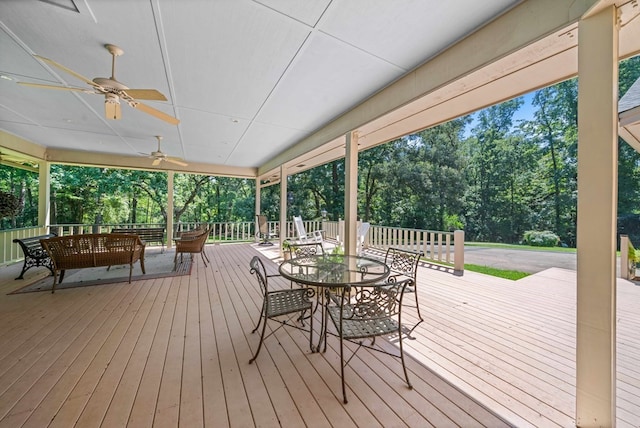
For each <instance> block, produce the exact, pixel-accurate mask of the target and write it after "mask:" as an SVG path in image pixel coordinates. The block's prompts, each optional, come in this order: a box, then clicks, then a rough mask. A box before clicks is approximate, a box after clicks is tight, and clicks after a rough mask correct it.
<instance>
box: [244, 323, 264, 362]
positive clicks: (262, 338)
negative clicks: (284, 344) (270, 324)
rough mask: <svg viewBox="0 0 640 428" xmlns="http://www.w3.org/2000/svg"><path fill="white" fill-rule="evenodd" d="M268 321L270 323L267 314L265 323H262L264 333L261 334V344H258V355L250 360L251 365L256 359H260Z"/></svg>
mask: <svg viewBox="0 0 640 428" xmlns="http://www.w3.org/2000/svg"><path fill="white" fill-rule="evenodd" d="M267 321H268V318H267V315H266V314H265V316H264V321H263V323H262V333H260V343H258V349H256V353H255V354H254V355H253V357H252V358H251V359H250V360H249V364H251V363H253V362H254V361H255V360H256V358H258V354H259V353H260V349H262V342H263V341H264V332H265V331H266V329H267ZM254 331H255V330H254Z"/></svg>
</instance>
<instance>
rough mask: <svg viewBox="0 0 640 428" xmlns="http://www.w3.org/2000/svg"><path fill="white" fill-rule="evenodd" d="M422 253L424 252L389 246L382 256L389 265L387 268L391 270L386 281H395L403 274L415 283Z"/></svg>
mask: <svg viewBox="0 0 640 428" xmlns="http://www.w3.org/2000/svg"><path fill="white" fill-rule="evenodd" d="M423 255H424V253H423V252H422V251H411V250H403V249H400V248H394V247H389V249H387V254H386V255H385V257H384V263H385V264H386V265H387V266H389V270H390V271H391V273H390V274H389V278H388V281H389V282H392V281H396V280H399V279H402V278H399V277H401V276H403V277H407V278H411V279H412V280H413V282H414V283H415V282H416V276H417V274H418V262H419V261H420V257H421V256H423Z"/></svg>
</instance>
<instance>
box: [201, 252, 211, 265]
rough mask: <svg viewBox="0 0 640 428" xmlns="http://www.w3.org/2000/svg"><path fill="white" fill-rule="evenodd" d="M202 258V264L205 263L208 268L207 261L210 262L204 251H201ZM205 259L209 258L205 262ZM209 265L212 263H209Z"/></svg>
mask: <svg viewBox="0 0 640 428" xmlns="http://www.w3.org/2000/svg"><path fill="white" fill-rule="evenodd" d="M200 256H201V257H202V263H204V267H207V260H209V258H208V257H207V255H206V254H205V253H204V250H202V251H200ZM205 257H207V260H205ZM209 263H211V262H209Z"/></svg>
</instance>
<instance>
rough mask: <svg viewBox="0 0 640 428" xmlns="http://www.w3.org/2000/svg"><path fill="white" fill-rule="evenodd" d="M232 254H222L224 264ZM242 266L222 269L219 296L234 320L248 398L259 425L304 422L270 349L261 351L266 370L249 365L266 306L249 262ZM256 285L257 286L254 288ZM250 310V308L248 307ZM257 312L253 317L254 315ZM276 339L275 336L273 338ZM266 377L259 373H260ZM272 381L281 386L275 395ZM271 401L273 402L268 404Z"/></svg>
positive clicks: (238, 362)
mask: <svg viewBox="0 0 640 428" xmlns="http://www.w3.org/2000/svg"><path fill="white" fill-rule="evenodd" d="M229 256H230V254H229V255H224V254H223V255H218V259H217V260H219V261H220V263H222V264H232V263H236V262H235V261H234V259H236V258H237V257H238V256H237V255H235V257H234V259H231V258H230V257H229ZM237 267H238V269H235V270H233V271H230V270H227V271H224V272H220V281H219V283H218V284H219V287H218V292H219V297H220V309H221V310H222V311H223V312H224V313H225V318H226V319H227V320H228V321H230V320H233V321H232V322H230V323H229V329H230V330H231V333H232V334H231V336H232V337H234V338H237V340H234V349H235V351H236V356H237V364H238V367H239V369H240V372H241V374H242V377H243V379H245V389H246V393H247V399H248V400H249V402H250V403H255V405H253V406H252V407H255V411H253V418H254V421H255V423H256V425H266V426H277V425H279V421H280V420H287V421H291V422H292V423H293V422H294V421H297V423H304V422H303V418H302V415H300V412H299V409H298V408H297V406H296V404H295V401H294V400H293V398H292V396H293V395H295V394H292V393H291V391H289V390H288V389H287V388H286V387H285V383H284V380H283V378H282V376H281V375H280V373H279V372H278V370H277V369H276V370H273V369H272V368H274V367H275V366H271V364H270V361H269V359H268V358H269V355H268V351H267V348H266V346H265V348H264V349H263V350H262V351H261V354H260V356H259V357H260V359H261V360H263V359H264V358H267V359H266V360H264V361H265V362H266V363H265V364H267V367H268V369H266V370H264V369H262V367H261V366H260V365H259V364H258V362H255V363H254V364H253V365H249V364H248V361H249V359H250V358H251V355H252V354H253V349H251V348H250V346H249V342H250V341H253V342H254V343H257V342H255V341H256V340H257V339H258V338H259V334H260V333H259V331H258V332H256V333H255V334H251V331H252V330H253V328H254V323H255V321H256V320H257V316H258V315H259V313H260V308H261V305H262V297H261V295H260V291H259V290H258V289H257V283H256V280H255V278H254V277H253V276H250V275H249V268H248V261H247V264H246V265H245V266H237ZM254 285H255V287H254ZM247 309H249V310H247ZM252 315H253V316H252ZM243 326H244V328H243ZM271 339H273V338H271ZM258 372H259V373H261V374H262V376H256V374H257V373H258ZM272 383H275V385H278V386H279V387H280V388H279V389H277V390H276V391H278V393H277V394H275V395H274V397H271V395H270V393H269V391H270V390H271V388H270V386H271V384H272ZM268 402H272V403H271V405H268V404H267V403H268Z"/></svg>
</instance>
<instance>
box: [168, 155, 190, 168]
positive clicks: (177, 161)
mask: <svg viewBox="0 0 640 428" xmlns="http://www.w3.org/2000/svg"><path fill="white" fill-rule="evenodd" d="M164 160H166V161H167V162H171V163H175V164H176V165H180V166H187V163H185V162H183V161H182V159H178V158H169V157H168V158H165V159H164Z"/></svg>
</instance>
